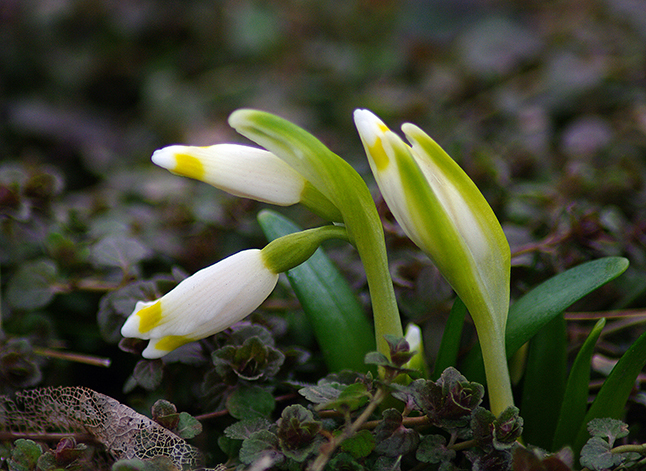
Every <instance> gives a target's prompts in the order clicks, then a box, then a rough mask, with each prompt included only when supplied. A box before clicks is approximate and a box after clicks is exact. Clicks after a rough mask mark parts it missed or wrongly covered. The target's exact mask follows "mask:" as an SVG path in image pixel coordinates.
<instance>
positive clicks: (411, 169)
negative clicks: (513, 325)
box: [354, 110, 513, 415]
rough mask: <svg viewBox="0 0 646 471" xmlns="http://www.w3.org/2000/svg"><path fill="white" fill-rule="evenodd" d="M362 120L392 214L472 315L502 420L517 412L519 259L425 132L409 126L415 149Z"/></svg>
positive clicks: (358, 117) (372, 119)
mask: <svg viewBox="0 0 646 471" xmlns="http://www.w3.org/2000/svg"><path fill="white" fill-rule="evenodd" d="M354 120H355V124H356V126H357V129H358V131H359V135H360V137H361V140H362V142H363V145H364V148H365V150H366V154H367V155H368V160H369V162H370V167H371V169H372V172H373V174H374V176H375V179H376V181H377V184H378V186H379V189H380V190H381V193H382V195H383V197H384V199H385V200H386V203H387V204H388V207H389V208H390V210H391V211H392V213H393V215H394V216H395V218H396V219H397V221H398V222H399V224H400V225H401V227H402V229H403V230H404V232H406V234H407V235H408V237H410V238H411V239H412V240H413V242H415V244H416V245H417V246H418V247H419V248H420V249H422V250H423V251H424V252H425V253H426V254H427V255H428V256H429V257H430V258H431V260H433V262H434V263H435V265H436V266H437V268H438V269H439V270H440V272H441V273H442V275H443V276H444V277H445V278H446V279H447V281H448V282H449V283H450V284H451V286H452V287H453V289H454V290H455V291H456V293H457V294H458V296H460V298H461V299H462V301H463V302H464V303H465V305H466V306H467V308H468V309H469V312H470V313H471V316H472V318H473V320H474V323H475V326H476V329H477V331H478V336H479V338H480V341H481V345H482V350H483V357H484V360H485V371H486V373H487V382H488V386H489V391H490V399H491V404H492V411H493V412H494V414H496V415H497V414H499V413H500V412H502V410H504V409H505V408H506V407H507V406H510V405H513V398H512V396H511V386H510V383H509V373H508V369H507V364H506V355H505V343H504V341H505V337H504V336H505V326H506V322H507V312H508V308H509V276H510V270H511V261H510V260H511V258H510V250H509V243H508V242H507V239H506V237H505V235H504V233H503V231H502V228H501V226H500V223H499V222H498V220H497V219H496V216H495V214H494V213H493V211H492V209H491V207H490V206H489V204H488V203H487V201H486V200H485V198H484V197H483V196H482V193H480V191H479V190H478V188H477V187H476V186H475V184H474V183H473V181H471V179H470V178H469V177H468V176H467V174H466V173H464V171H463V170H462V169H461V168H460V167H459V166H458V165H457V164H456V163H455V162H454V161H453V159H451V157H449V155H448V154H447V153H446V152H444V150H442V148H441V147H440V146H439V145H438V144H437V143H436V142H435V141H434V140H433V139H431V138H430V137H429V136H428V135H427V134H426V133H424V131H422V130H421V129H420V128H418V127H417V126H415V125H413V124H410V123H406V124H404V125H403V126H402V130H403V132H404V134H405V135H406V137H407V138H408V140H409V142H410V143H411V146H409V145H408V144H406V143H405V142H404V141H403V140H402V139H401V138H399V136H397V135H396V134H395V133H393V132H392V131H390V130H389V129H388V127H387V126H386V125H385V124H384V123H383V122H382V121H381V120H380V119H379V118H377V117H376V116H375V115H374V114H373V113H371V112H370V111H368V110H356V111H355V112H354ZM492 388H494V389H493V390H492Z"/></svg>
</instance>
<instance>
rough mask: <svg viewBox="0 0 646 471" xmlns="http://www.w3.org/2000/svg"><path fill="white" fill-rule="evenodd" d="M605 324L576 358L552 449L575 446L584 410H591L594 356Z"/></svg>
mask: <svg viewBox="0 0 646 471" xmlns="http://www.w3.org/2000/svg"><path fill="white" fill-rule="evenodd" d="M605 325H606V320H605V319H599V320H598V321H597V323H596V324H595V326H594V328H593V329H592V331H591V332H590V335H588V338H587V339H586V340H585V342H584V343H583V345H582V346H581V349H580V350H579V353H578V354H577V356H576V358H575V359H574V363H573V364H572V368H571V369H570V375H569V377H568V380H567V385H566V387H565V394H564V396H563V403H562V404H561V412H560V414H559V418H558V422H557V426H556V431H555V432H554V440H553V441H552V448H551V449H552V450H560V449H561V448H563V447H564V446H566V445H571V444H572V443H574V439H575V438H576V434H577V432H578V431H579V429H580V428H581V424H582V423H583V417H584V416H585V411H586V409H587V408H588V392H589V383H590V366H591V362H592V354H593V353H594V346H595V345H596V343H597V340H598V339H599V336H600V335H601V331H602V330H603V328H604V326H605Z"/></svg>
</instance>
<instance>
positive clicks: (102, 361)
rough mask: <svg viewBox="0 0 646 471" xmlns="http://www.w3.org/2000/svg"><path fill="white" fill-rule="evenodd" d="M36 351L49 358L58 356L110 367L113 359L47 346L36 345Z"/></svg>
mask: <svg viewBox="0 0 646 471" xmlns="http://www.w3.org/2000/svg"><path fill="white" fill-rule="evenodd" d="M34 353H35V354H36V355H40V356H43V357H48V358H58V359H60V360H67V361H74V362H76V363H84V364H86V365H92V366H102V367H104V368H108V367H109V366H110V364H111V363H112V360H110V359H109V358H104V357H97V356H93V355H85V354H83V353H73V352H62V351H60V350H52V349H51V348H45V347H34Z"/></svg>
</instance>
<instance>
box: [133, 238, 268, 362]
mask: <svg viewBox="0 0 646 471" xmlns="http://www.w3.org/2000/svg"><path fill="white" fill-rule="evenodd" d="M277 281H278V273H275V272H273V271H272V270H270V269H269V268H268V267H267V264H266V263H265V261H264V259H263V257H262V255H261V250H259V249H249V250H244V251H242V252H238V253H236V254H234V255H231V256H230V257H228V258H225V259H224V260H222V261H220V262H218V263H216V264H214V265H211V266H209V267H207V268H204V269H202V270H200V271H198V272H197V273H195V274H194V275H192V276H189V277H188V278H186V279H185V280H183V281H182V282H181V283H180V284H178V285H177V286H176V287H175V288H174V289H173V290H171V291H170V292H168V293H167V294H166V295H164V296H162V297H161V298H159V299H157V300H155V301H149V302H143V301H139V302H137V305H136V307H135V310H134V312H133V313H132V314H131V315H130V317H128V319H127V320H126V323H125V324H124V325H123V327H122V328H121V335H123V336H124V337H136V338H141V339H149V340H150V342H149V343H148V346H147V347H146V349H145V350H144V351H143V353H142V355H143V356H144V358H150V359H153V358H160V357H162V356H164V355H166V354H167V353H168V352H170V351H172V350H174V349H176V348H178V347H180V346H182V345H184V344H186V343H189V342H192V341H194V340H199V339H202V338H205V337H208V336H210V335H213V334H215V333H217V332H220V331H222V330H224V329H226V328H227V327H229V326H231V325H232V324H234V323H236V322H238V321H240V320H241V319H243V318H244V317H246V316H247V315H249V314H251V312H253V311H254V310H255V309H256V308H257V307H258V306H260V304H261V303H262V302H263V301H264V300H265V299H266V298H267V297H268V296H269V294H270V293H271V292H272V291H273V289H274V287H275V286H276V283H277Z"/></svg>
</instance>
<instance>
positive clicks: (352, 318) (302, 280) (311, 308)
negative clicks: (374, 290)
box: [258, 210, 375, 371]
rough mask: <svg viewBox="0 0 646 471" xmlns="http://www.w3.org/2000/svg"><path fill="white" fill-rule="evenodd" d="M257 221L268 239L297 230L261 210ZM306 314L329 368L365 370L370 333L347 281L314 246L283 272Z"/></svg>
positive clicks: (287, 220)
mask: <svg viewBox="0 0 646 471" xmlns="http://www.w3.org/2000/svg"><path fill="white" fill-rule="evenodd" d="M258 221H259V222H260V225H261V227H262V230H263V231H264V233H265V235H266V236H267V238H268V239H269V240H273V239H276V238H278V237H281V236H283V235H286V234H291V233H293V232H297V231H299V230H301V229H300V228H299V227H298V226H297V225H295V224H294V223H293V222H291V221H290V220H289V219H287V218H285V217H283V216H281V215H279V214H278V213H275V212H273V211H269V210H265V211H262V212H261V213H260V214H259V215H258ZM287 279H288V280H289V282H290V284H291V285H292V288H293V289H294V292H295V293H296V296H297V297H298V299H299V301H300V302H301V305H302V306H303V310H304V311H305V314H306V315H307V318H308V319H309V321H310V323H311V324H312V327H313V329H314V334H315V336H316V339H317V341H318V344H319V347H320V348H321V351H322V353H323V358H324V359H325V363H326V365H327V367H328V369H329V370H330V371H340V370H342V369H351V370H355V371H365V370H366V369H367V367H366V365H365V363H364V357H365V355H366V353H367V352H369V351H372V350H374V349H375V344H374V333H373V329H372V325H371V324H370V321H369V320H368V318H367V317H366V315H365V313H364V312H363V309H362V307H361V304H359V301H358V300H357V298H356V297H355V295H354V293H353V292H352V289H351V288H350V285H348V283H347V281H346V280H345V279H344V278H343V277H342V276H341V274H340V273H339V271H338V270H337V269H336V268H335V267H334V265H333V264H332V262H331V261H330V259H329V258H328V257H327V256H326V255H325V254H324V253H323V251H322V250H321V249H318V250H317V251H316V252H315V253H314V255H312V257H310V259H309V260H308V261H307V262H305V263H303V264H301V265H299V266H298V267H296V268H293V269H291V270H289V271H288V272H287Z"/></svg>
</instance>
